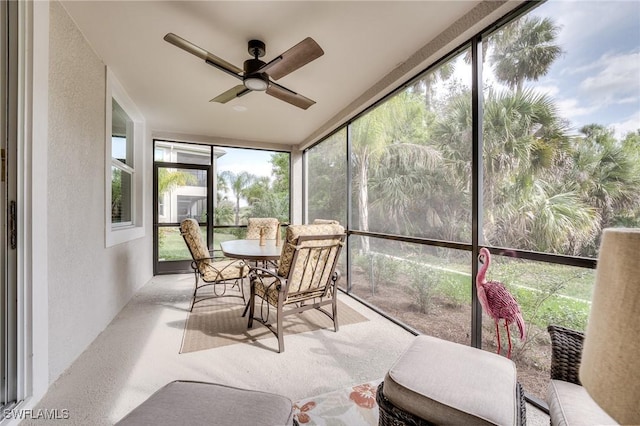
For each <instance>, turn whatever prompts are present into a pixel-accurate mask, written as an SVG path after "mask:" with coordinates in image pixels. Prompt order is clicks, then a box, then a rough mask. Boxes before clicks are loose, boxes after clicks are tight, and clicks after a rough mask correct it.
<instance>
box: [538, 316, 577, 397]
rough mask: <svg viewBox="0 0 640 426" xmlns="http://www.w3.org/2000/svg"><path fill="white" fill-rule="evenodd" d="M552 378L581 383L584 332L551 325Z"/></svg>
mask: <svg viewBox="0 0 640 426" xmlns="http://www.w3.org/2000/svg"><path fill="white" fill-rule="evenodd" d="M547 331H548V332H549V335H550V336H551V379H553V380H563V381H565V382H570V383H574V384H576V385H581V386H582V383H581V382H580V377H579V372H580V360H581V358H582V345H583V342H584V333H582V332H580V331H576V330H571V329H568V328H565V327H560V326H558V325H550V326H549V327H547Z"/></svg>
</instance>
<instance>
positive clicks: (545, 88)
mask: <svg viewBox="0 0 640 426" xmlns="http://www.w3.org/2000/svg"><path fill="white" fill-rule="evenodd" d="M535 89H536V92H537V93H543V94H545V95H547V96H551V97H555V96H556V95H557V94H558V93H560V88H559V87H558V86H556V85H545V84H540V85H535Z"/></svg>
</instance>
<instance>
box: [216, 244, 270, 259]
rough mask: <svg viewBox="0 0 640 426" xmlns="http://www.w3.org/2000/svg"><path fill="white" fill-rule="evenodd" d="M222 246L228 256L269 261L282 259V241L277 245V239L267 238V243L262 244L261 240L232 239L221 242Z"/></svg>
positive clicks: (223, 251)
mask: <svg viewBox="0 0 640 426" xmlns="http://www.w3.org/2000/svg"><path fill="white" fill-rule="evenodd" d="M220 248H221V249H222V253H223V254H224V255H225V256H226V257H231V258H233V259H243V260H248V261H253V262H268V261H277V260H279V259H280V252H281V251H282V242H281V243H280V245H276V240H265V245H263V246H261V245H260V240H230V241H224V242H222V243H220Z"/></svg>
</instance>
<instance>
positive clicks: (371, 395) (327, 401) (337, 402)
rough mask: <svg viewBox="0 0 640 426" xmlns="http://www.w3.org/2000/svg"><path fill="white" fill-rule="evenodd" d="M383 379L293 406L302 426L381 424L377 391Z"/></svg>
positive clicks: (325, 394)
mask: <svg viewBox="0 0 640 426" xmlns="http://www.w3.org/2000/svg"><path fill="white" fill-rule="evenodd" d="M381 381H382V379H378V380H373V381H371V382H367V383H363V384H361V385H357V386H349V387H347V388H344V389H339V390H337V391H333V392H328V393H324V394H321V395H317V396H313V397H310V398H305V399H302V400H300V401H297V402H296V403H295V404H294V406H293V415H294V417H295V419H296V420H297V421H298V423H300V424H301V425H317V426H343V425H344V426H369V425H371V426H375V425H377V424H378V404H377V403H376V390H377V388H378V385H379V384H380V382H381Z"/></svg>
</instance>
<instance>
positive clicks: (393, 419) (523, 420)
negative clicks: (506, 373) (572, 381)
mask: <svg viewBox="0 0 640 426" xmlns="http://www.w3.org/2000/svg"><path fill="white" fill-rule="evenodd" d="M383 387H384V382H382V383H380V385H379V386H378V391H377V392H376V401H377V402H378V407H380V417H379V421H378V425H379V426H405V425H406V426H431V425H433V423H430V422H428V421H426V420H424V419H421V418H419V417H416V416H414V415H413V414H411V413H409V412H407V411H404V410H403V409H401V408H398V407H396V406H395V405H393V404H392V403H391V401H389V400H388V399H387V398H386V397H385V396H384V394H383V393H382V392H383ZM516 392H517V393H518V402H519V407H518V408H519V409H520V418H519V423H518V424H519V425H520V426H526V424H527V404H526V401H525V398H524V391H523V390H522V386H521V385H520V383H518V384H517V385H516Z"/></svg>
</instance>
